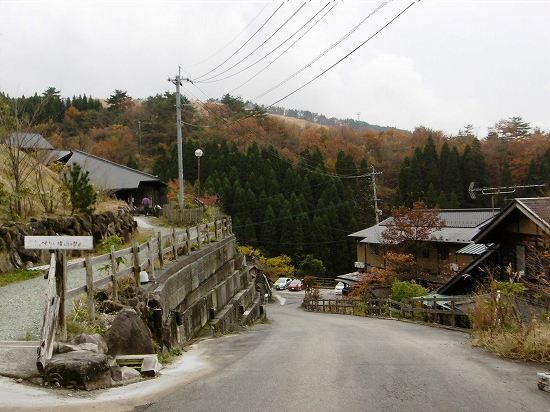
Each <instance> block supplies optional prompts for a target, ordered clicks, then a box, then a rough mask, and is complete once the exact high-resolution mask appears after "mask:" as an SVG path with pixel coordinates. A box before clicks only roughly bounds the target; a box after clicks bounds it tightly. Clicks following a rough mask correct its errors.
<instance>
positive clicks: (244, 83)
mask: <svg viewBox="0 0 550 412" xmlns="http://www.w3.org/2000/svg"><path fill="white" fill-rule="evenodd" d="M337 5H338V2H336V3H334V5H333V6H332V7H331V8H330V9H328V11H327V12H325V14H323V15H322V16H321V17H320V18H319V19H318V20H317V21H316V22H315V23H313V25H312V26H311V27H310V28H309V29H307V30H306V31H305V32H304V33H303V34H302V35H301V36H300V37H298V38H297V39H296V40H295V41H294V42H293V43H292V44H291V45H290V46H288V47H287V48H286V49H285V50H283V51H282V52H281V53H280V54H279V55H278V56H277V57H275V59H273V60H272V61H271V62H269V63H268V64H267V65H266V66H265V67H264V68H263V69H261V70H260V71H258V72H256V73H255V74H254V75H253V76H252V77H250V78H249V79H248V80H246V81H245V82H243V83H241V84H240V85H238V86H237V87H235V88H234V89H232V90H231V91H230V92H229V93H233V92H234V91H235V90H238V89H240V88H241V87H243V86H244V85H246V84H248V83H250V82H251V81H252V80H254V79H255V78H256V77H258V76H259V75H260V74H261V73H263V72H264V71H266V70H267V69H268V68H269V67H270V66H271V65H272V64H273V63H275V62H276V61H277V60H279V59H280V58H281V57H282V56H283V55H284V54H285V53H286V52H287V51H289V50H290V49H291V48H292V47H293V46H294V45H295V44H296V43H298V42H299V41H300V40H302V39H303V38H304V37H305V36H306V35H307V34H308V33H309V32H310V31H311V29H313V28H314V27H315V26H316V25H317V24H318V23H319V22H321V21H322V20H323V19H324V18H325V17H326V16H327V15H328V14H329V13H330V12H331V11H332V9H334V8H335V7H336V6H337Z"/></svg>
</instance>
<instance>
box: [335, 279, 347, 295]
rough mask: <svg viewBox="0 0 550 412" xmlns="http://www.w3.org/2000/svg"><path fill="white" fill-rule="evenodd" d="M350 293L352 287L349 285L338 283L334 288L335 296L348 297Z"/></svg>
mask: <svg viewBox="0 0 550 412" xmlns="http://www.w3.org/2000/svg"><path fill="white" fill-rule="evenodd" d="M349 291H350V287H349V285H348V284H347V283H344V282H338V283H337V284H336V286H335V287H334V294H335V295H344V296H345V295H347V294H348V293H349Z"/></svg>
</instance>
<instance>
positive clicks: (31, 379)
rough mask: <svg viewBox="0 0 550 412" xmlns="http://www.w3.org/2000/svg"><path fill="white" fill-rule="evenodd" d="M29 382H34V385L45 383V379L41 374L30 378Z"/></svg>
mask: <svg viewBox="0 0 550 412" xmlns="http://www.w3.org/2000/svg"><path fill="white" fill-rule="evenodd" d="M29 382H30V383H32V384H33V385H40V386H42V385H44V379H42V377H41V376H35V377H34V378H30V379H29Z"/></svg>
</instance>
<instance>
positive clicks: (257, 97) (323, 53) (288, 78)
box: [252, 0, 393, 100]
mask: <svg viewBox="0 0 550 412" xmlns="http://www.w3.org/2000/svg"><path fill="white" fill-rule="evenodd" d="M391 1H393V0H388V1H384V2H382V3H381V4H380V5H379V6H378V7H376V8H375V9H374V10H373V11H372V12H370V13H369V14H368V15H367V16H366V17H365V18H363V19H362V20H361V21H360V22H359V23H357V24H356V25H355V26H354V27H353V28H352V29H351V30H350V31H348V32H347V33H346V34H345V35H344V36H342V37H341V38H340V39H338V40H337V41H336V42H335V43H333V44H332V45H330V46H329V47H328V48H327V49H325V50H324V51H323V52H321V53H320V54H319V55H318V56H317V57H315V58H314V59H313V60H311V61H310V62H309V63H307V64H306V65H305V66H303V67H302V68H300V69H299V70H297V71H296V72H294V73H293V74H291V75H290V76H288V77H287V78H286V79H284V80H283V81H281V82H279V83H278V84H276V85H275V86H273V87H271V88H270V89H268V90H266V91H265V92H263V93H261V94H260V95H258V96H256V97H255V98H254V99H252V100H258V99H260V98H262V97H264V96H265V95H266V94H269V93H271V92H272V91H273V90H275V89H278V88H279V87H281V86H282V85H283V84H285V83H287V82H288V81H290V80H291V79H293V78H294V77H296V76H297V75H298V74H300V73H302V72H303V71H304V70H306V69H308V68H309V67H311V66H312V65H313V64H314V63H315V62H317V61H318V60H319V59H321V58H322V57H323V56H325V55H326V54H327V53H328V52H329V51H331V50H332V49H334V48H335V47H336V46H338V45H339V44H340V43H342V42H343V41H344V40H346V39H347V38H348V37H349V36H351V35H352V34H353V33H354V32H355V31H356V30H357V29H358V28H359V27H361V25H362V24H363V23H365V22H366V21H367V20H368V19H370V18H371V17H372V16H374V15H375V14H376V13H378V12H379V11H380V10H381V9H383V8H384V7H385V6H386V5H387V4H388V3H390V2H391Z"/></svg>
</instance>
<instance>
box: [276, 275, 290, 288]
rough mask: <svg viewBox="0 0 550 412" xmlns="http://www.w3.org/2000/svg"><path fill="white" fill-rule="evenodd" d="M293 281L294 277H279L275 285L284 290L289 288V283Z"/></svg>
mask: <svg viewBox="0 0 550 412" xmlns="http://www.w3.org/2000/svg"><path fill="white" fill-rule="evenodd" d="M291 281H292V279H290V278H279V279H277V280H276V281H275V283H274V284H273V287H274V288H275V290H284V289H286V288H288V285H290V282H291Z"/></svg>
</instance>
